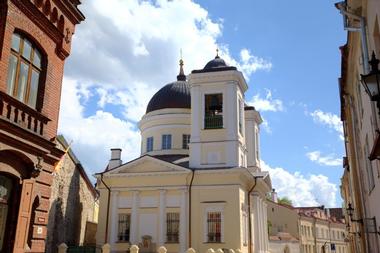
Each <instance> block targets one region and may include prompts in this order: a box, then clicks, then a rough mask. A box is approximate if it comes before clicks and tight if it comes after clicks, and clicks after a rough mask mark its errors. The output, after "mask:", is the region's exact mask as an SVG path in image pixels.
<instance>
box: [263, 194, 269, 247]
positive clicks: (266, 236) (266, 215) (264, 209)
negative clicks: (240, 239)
mask: <svg viewBox="0 0 380 253" xmlns="http://www.w3.org/2000/svg"><path fill="white" fill-rule="evenodd" d="M267 206H268V205H267V203H266V202H265V200H264V201H263V212H264V225H265V237H264V243H265V247H264V250H265V252H268V251H269V238H268V211H267Z"/></svg>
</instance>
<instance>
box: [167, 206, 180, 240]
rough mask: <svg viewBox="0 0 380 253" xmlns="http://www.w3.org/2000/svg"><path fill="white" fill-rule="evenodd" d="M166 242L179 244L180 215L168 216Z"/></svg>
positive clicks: (169, 214) (168, 214)
mask: <svg viewBox="0 0 380 253" xmlns="http://www.w3.org/2000/svg"><path fill="white" fill-rule="evenodd" d="M166 242H168V243H178V242H179V213H167V214H166Z"/></svg>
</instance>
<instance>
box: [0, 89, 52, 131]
mask: <svg viewBox="0 0 380 253" xmlns="http://www.w3.org/2000/svg"><path fill="white" fill-rule="evenodd" d="M0 119H2V120H6V121H8V122H10V123H12V124H14V125H17V126H19V127H21V128H23V129H27V130H28V131H30V132H33V133H34V134H37V135H39V136H43V135H44V127H45V126H46V125H47V123H48V122H49V121H50V119H49V118H47V117H45V116H44V115H42V114H41V113H39V112H37V111H36V110H34V109H33V108H31V107H29V106H27V105H26V104H24V103H22V102H20V101H18V100H17V99H15V98H14V97H12V96H9V95H8V94H6V93H4V92H2V91H0Z"/></svg>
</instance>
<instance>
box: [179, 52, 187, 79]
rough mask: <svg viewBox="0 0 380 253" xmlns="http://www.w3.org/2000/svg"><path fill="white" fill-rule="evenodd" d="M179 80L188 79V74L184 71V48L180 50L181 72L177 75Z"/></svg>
mask: <svg viewBox="0 0 380 253" xmlns="http://www.w3.org/2000/svg"><path fill="white" fill-rule="evenodd" d="M177 81H186V76H185V73H184V71H183V60H182V48H181V50H180V59H179V74H178V76H177Z"/></svg>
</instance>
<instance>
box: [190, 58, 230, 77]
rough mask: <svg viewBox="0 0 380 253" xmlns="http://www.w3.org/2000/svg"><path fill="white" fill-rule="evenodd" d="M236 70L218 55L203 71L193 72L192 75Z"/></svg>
mask: <svg viewBox="0 0 380 253" xmlns="http://www.w3.org/2000/svg"><path fill="white" fill-rule="evenodd" d="M225 70H236V67H232V66H228V65H227V64H226V62H225V61H224V60H223V59H222V58H220V57H219V55H217V56H216V57H215V59H212V60H211V61H209V62H208V63H207V64H206V66H205V67H204V68H203V69H199V70H193V71H192V72H191V73H204V72H214V71H225Z"/></svg>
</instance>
